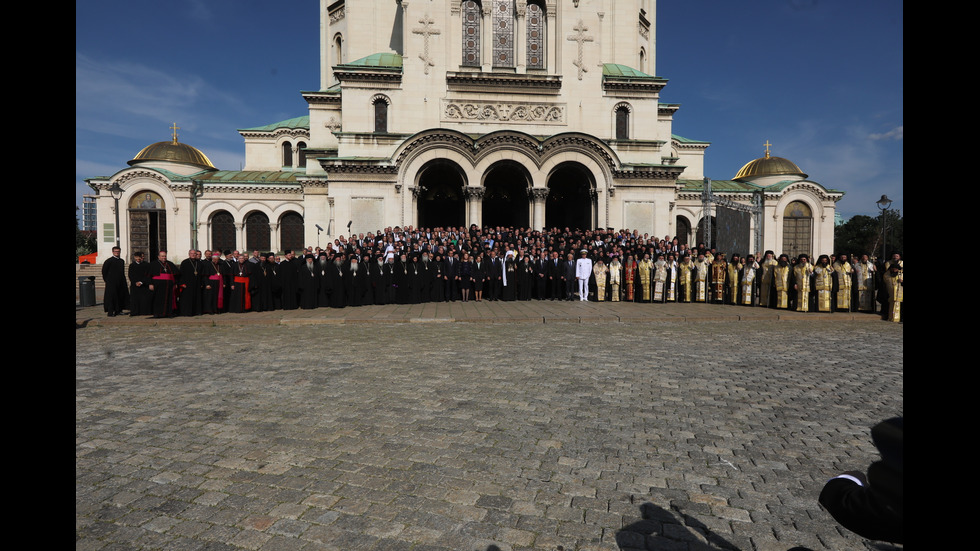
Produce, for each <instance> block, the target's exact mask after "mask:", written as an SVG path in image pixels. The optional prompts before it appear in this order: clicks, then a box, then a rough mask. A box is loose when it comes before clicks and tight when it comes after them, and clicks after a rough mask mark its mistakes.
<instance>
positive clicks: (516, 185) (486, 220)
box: [483, 162, 531, 228]
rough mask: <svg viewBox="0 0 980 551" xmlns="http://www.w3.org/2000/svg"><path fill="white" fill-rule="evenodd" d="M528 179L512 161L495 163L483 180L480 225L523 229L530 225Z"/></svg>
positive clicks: (529, 181)
mask: <svg viewBox="0 0 980 551" xmlns="http://www.w3.org/2000/svg"><path fill="white" fill-rule="evenodd" d="M530 185H531V178H530V176H529V175H528V173H527V171H526V170H525V169H524V167H522V166H521V165H519V164H518V163H514V162H503V163H498V164H495V165H493V166H492V167H490V169H489V170H487V173H486V176H485V177H484V179H483V187H484V189H485V190H486V191H485V192H484V195H483V225H484V226H505V227H507V226H513V227H520V228H525V227H528V226H530V225H531V222H530V218H531V217H530V213H529V202H528V196H527V190H528V187H530Z"/></svg>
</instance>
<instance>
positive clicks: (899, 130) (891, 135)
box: [868, 125, 905, 141]
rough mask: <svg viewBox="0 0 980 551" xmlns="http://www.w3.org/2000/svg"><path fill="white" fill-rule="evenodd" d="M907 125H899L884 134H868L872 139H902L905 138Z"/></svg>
mask: <svg viewBox="0 0 980 551" xmlns="http://www.w3.org/2000/svg"><path fill="white" fill-rule="evenodd" d="M904 128H905V125H902V126H898V127H896V128H893V129H891V130H889V131H888V132H884V133H882V134H868V137H869V138H871V139H872V140H875V141H877V140H896V141H897V140H901V139H902V138H903V132H904Z"/></svg>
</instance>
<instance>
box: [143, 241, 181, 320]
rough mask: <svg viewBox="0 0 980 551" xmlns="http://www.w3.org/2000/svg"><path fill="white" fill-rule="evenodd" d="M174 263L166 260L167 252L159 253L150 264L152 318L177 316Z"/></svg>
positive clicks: (175, 270) (176, 275) (175, 269)
mask: <svg viewBox="0 0 980 551" xmlns="http://www.w3.org/2000/svg"><path fill="white" fill-rule="evenodd" d="M178 275H179V272H178V271H177V267H176V266H174V263H173V262H171V261H169V260H167V251H160V253H159V254H158V255H157V259H156V260H155V261H154V262H151V263H150V273H149V277H150V285H149V287H150V291H152V292H153V317H155V318H172V317H174V316H176V315H177V277H178Z"/></svg>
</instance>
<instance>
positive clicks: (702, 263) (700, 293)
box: [694, 254, 711, 302]
mask: <svg viewBox="0 0 980 551" xmlns="http://www.w3.org/2000/svg"><path fill="white" fill-rule="evenodd" d="M710 275H711V264H710V263H709V262H708V261H707V260H706V259H705V258H704V255H700V254H699V255H698V261H697V262H695V263H694V302H708V278H709V276H710Z"/></svg>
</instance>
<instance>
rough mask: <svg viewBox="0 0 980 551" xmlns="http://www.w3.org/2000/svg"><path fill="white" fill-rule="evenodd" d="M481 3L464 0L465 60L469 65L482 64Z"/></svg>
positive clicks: (466, 64)
mask: <svg viewBox="0 0 980 551" xmlns="http://www.w3.org/2000/svg"><path fill="white" fill-rule="evenodd" d="M481 11H483V10H482V9H481V7H480V3H479V2H476V1H474V0H466V1H464V2H463V6H462V13H463V62H462V64H463V65H465V66H467V67H479V66H480V61H481V60H480V26H481V23H482V21H483V17H482V16H481V14H480V12H481Z"/></svg>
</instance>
